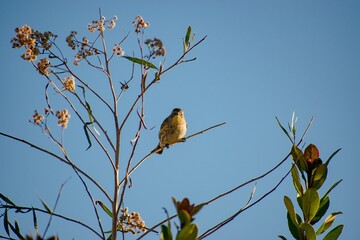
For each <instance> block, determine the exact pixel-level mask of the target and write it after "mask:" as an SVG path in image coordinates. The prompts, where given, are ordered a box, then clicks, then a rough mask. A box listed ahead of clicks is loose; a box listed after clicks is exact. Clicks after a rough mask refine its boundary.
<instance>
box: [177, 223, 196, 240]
mask: <svg viewBox="0 0 360 240" xmlns="http://www.w3.org/2000/svg"><path fill="white" fill-rule="evenodd" d="M197 234H198V229H197V226H196V224H194V223H193V224H187V225H186V226H185V227H183V228H182V229H181V230H180V232H179V233H178V234H177V236H176V240H195V239H196V236H197Z"/></svg>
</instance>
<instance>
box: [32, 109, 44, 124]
mask: <svg viewBox="0 0 360 240" xmlns="http://www.w3.org/2000/svg"><path fill="white" fill-rule="evenodd" d="M43 119H44V116H43V115H41V114H40V113H39V112H38V111H37V110H35V112H34V115H33V122H34V124H39V123H40V122H41V121H42V120H43Z"/></svg>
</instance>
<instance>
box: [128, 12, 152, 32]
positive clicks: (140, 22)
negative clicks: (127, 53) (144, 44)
mask: <svg viewBox="0 0 360 240" xmlns="http://www.w3.org/2000/svg"><path fill="white" fill-rule="evenodd" d="M132 24H133V25H134V26H135V32H136V33H139V32H140V31H141V30H144V29H145V28H147V27H149V26H150V23H149V22H145V21H144V19H143V18H142V16H137V17H136V18H135V21H133V22H132Z"/></svg>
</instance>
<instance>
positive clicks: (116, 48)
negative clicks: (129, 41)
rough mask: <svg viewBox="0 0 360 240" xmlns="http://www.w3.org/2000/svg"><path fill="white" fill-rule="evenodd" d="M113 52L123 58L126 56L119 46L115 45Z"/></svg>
mask: <svg viewBox="0 0 360 240" xmlns="http://www.w3.org/2000/svg"><path fill="white" fill-rule="evenodd" d="M113 52H114V53H115V54H116V56H118V57H121V56H123V55H125V52H124V51H123V50H122V48H121V47H120V45H119V44H115V46H114V48H113Z"/></svg>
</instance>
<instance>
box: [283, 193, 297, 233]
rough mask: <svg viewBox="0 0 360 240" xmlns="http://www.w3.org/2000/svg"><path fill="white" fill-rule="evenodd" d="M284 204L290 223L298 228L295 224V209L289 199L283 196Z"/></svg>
mask: <svg viewBox="0 0 360 240" xmlns="http://www.w3.org/2000/svg"><path fill="white" fill-rule="evenodd" d="M284 203H285V206H286V209H287V210H288V214H289V216H290V219H291V221H293V223H294V225H295V226H298V225H299V223H298V222H297V219H296V213H295V208H294V205H293V203H292V201H291V199H290V198H288V197H287V196H284Z"/></svg>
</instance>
